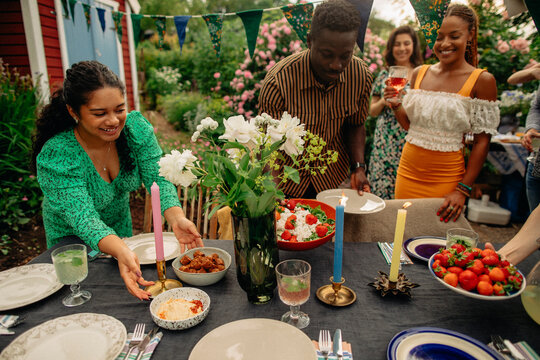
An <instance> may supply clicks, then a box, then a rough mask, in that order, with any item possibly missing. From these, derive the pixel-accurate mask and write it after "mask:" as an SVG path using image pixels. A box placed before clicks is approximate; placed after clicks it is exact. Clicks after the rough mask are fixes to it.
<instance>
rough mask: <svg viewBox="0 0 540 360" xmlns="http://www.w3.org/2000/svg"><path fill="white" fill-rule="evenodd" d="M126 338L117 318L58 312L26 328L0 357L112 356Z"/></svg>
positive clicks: (110, 359)
mask: <svg viewBox="0 0 540 360" xmlns="http://www.w3.org/2000/svg"><path fill="white" fill-rule="evenodd" d="M126 338H127V331H126V327H125V326H124V324H122V323H121V322H120V321H118V320H117V319H115V318H113V317H111V316H108V315H104V314H92V313H80V314H73V315H68V316H62V317H59V318H56V319H52V320H49V321H46V322H44V323H43V324H40V325H38V326H35V327H33V328H31V329H30V330H27V331H26V332H24V333H22V334H21V335H20V336H19V337H17V338H16V339H15V340H13V341H12V342H11V343H10V344H9V345H8V346H7V347H6V348H5V349H4V351H2V353H1V354H0V360H33V359H36V360H38V359H39V360H73V359H77V360H95V359H103V360H114V359H115V358H116V357H117V356H118V354H120V352H121V351H122V349H123V347H124V344H125V342H126Z"/></svg>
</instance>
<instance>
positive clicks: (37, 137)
mask: <svg viewBox="0 0 540 360" xmlns="http://www.w3.org/2000/svg"><path fill="white" fill-rule="evenodd" d="M105 87H111V88H116V89H119V90H120V91H121V92H122V94H124V93H125V87H124V84H122V81H121V80H120V79H119V78H118V76H117V75H116V74H115V73H114V72H113V71H112V70H111V69H109V68H108V67H107V66H105V65H103V64H101V63H100V62H98V61H81V62H78V63H76V64H73V65H72V66H71V68H70V69H68V70H67V71H66V77H65V79H64V83H63V87H62V88H59V89H57V90H56V91H55V92H54V93H53V94H52V96H51V101H50V103H49V104H48V105H46V106H45V107H44V108H43V109H42V110H41V112H40V114H39V116H38V118H37V120H36V131H35V134H34V136H33V137H32V141H33V143H32V157H31V159H30V168H31V170H32V171H33V172H34V173H36V159H37V156H38V155H39V153H40V152H41V149H42V148H43V146H44V145H45V143H46V142H47V141H48V140H49V139H51V138H52V137H53V136H55V135H56V134H59V133H61V132H63V131H66V130H69V129H71V128H73V127H75V125H77V122H76V121H75V119H73V118H72V117H71V115H70V114H69V112H68V109H67V105H69V106H70V107H71V108H72V109H73V111H74V112H75V113H76V114H77V115H80V109H81V106H83V105H86V104H87V103H88V101H89V100H90V95H91V94H92V93H93V92H94V91H96V90H99V89H103V88H105ZM117 144H118V145H119V146H118V147H117V148H118V149H119V150H118V151H119V156H120V157H122V158H123V159H126V160H127V161H128V167H129V168H132V167H133V164H131V162H130V159H131V157H130V156H129V148H128V146H127V139H126V136H125V134H124V131H122V133H121V134H120V137H119V138H118V140H117ZM126 154H127V155H128V156H127V157H125V155H126Z"/></svg>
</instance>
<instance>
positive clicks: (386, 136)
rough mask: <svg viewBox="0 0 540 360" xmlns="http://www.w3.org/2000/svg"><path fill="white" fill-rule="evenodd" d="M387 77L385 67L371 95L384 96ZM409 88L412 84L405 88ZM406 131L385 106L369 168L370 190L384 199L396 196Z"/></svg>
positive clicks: (376, 131) (378, 118)
mask: <svg viewBox="0 0 540 360" xmlns="http://www.w3.org/2000/svg"><path fill="white" fill-rule="evenodd" d="M387 78H388V71H387V70H382V71H381V72H380V73H379V76H377V79H376V80H375V81H374V82H373V89H372V90H371V96H379V97H382V96H383V93H384V88H385V87H386V85H385V83H384V82H385V81H386V79H387ZM408 88H409V84H407V86H406V87H405V90H407V89H408ZM406 134H407V131H405V130H404V129H403V128H402V127H401V125H399V123H398V122H397V120H396V118H395V116H394V114H393V112H392V110H391V109H390V108H389V107H385V108H384V109H383V110H382V111H381V113H380V114H379V116H378V117H377V124H376V126H375V133H374V134H373V147H372V150H371V156H370V159H369V172H368V180H369V184H370V185H371V191H372V192H373V194H375V195H377V196H379V197H381V198H383V199H393V198H394V186H395V183H396V173H397V168H398V165H399V159H400V158H401V151H402V150H403V145H405V135H406Z"/></svg>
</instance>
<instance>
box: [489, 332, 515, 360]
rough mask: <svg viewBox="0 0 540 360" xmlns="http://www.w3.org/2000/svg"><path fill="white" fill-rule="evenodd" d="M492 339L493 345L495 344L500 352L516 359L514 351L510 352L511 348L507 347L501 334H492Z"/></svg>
mask: <svg viewBox="0 0 540 360" xmlns="http://www.w3.org/2000/svg"><path fill="white" fill-rule="evenodd" d="M491 341H492V342H493V346H495V349H497V351H498V352H500V353H501V354H504V355H506V356H507V357H508V358H510V359H511V360H513V359H514V357H513V356H512V353H511V352H510V349H508V348H507V347H506V345H505V344H504V340H503V338H502V337H501V336H500V335H491Z"/></svg>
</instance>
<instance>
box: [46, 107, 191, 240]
mask: <svg viewBox="0 0 540 360" xmlns="http://www.w3.org/2000/svg"><path fill="white" fill-rule="evenodd" d="M122 131H123V132H125V134H126V137H127V143H128V146H129V148H130V154H131V156H132V158H133V159H134V165H135V166H134V168H133V169H132V170H129V171H128V170H127V169H126V168H125V166H123V164H120V172H119V173H118V176H117V177H116V178H115V179H114V180H113V181H112V182H111V183H108V182H106V181H105V180H103V178H102V177H101V176H100V175H99V173H98V172H97V170H96V168H95V167H94V164H93V163H92V160H91V159H90V157H89V156H88V155H87V154H86V152H85V151H84V149H83V148H82V147H81V146H80V144H79V142H78V141H77V139H76V138H75V134H74V133H73V129H70V130H67V131H64V132H61V133H59V134H57V135H55V136H54V137H52V138H51V139H50V140H48V141H47V142H46V143H45V145H44V146H43V149H42V150H41V152H40V153H39V155H38V157H37V177H38V181H39V184H40V186H41V189H42V190H43V194H44V199H43V223H44V225H45V233H46V237H47V246H48V247H51V246H53V245H54V244H56V243H57V242H59V241H60V239H61V238H63V237H65V236H70V235H75V236H78V237H79V238H81V239H82V240H83V241H84V242H85V243H87V244H88V245H89V246H90V247H91V248H92V249H94V250H99V249H98V243H99V241H100V240H101V239H103V238H104V237H105V236H107V235H111V234H114V235H118V236H119V237H129V236H132V225H131V212H130V208H129V193H130V192H131V191H135V190H137V189H139V187H140V186H141V183H144V185H145V186H146V188H147V189H150V187H151V186H152V183H153V182H154V181H155V182H156V183H157V184H158V185H159V188H160V199H161V211H162V212H163V211H165V210H166V209H168V208H170V207H172V206H180V202H179V200H178V195H177V193H176V188H175V186H174V185H173V184H171V183H170V182H168V181H167V180H165V179H164V178H163V177H161V176H159V165H158V161H159V159H160V158H161V155H162V153H163V152H162V150H161V148H160V147H159V144H158V142H157V139H156V137H155V135H154V131H153V128H152V125H151V124H150V123H149V122H148V120H146V119H145V118H144V117H143V116H142V115H141V113H139V112H136V111H134V112H131V113H130V114H128V116H127V119H126V126H125V127H124V129H123V130H122Z"/></svg>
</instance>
